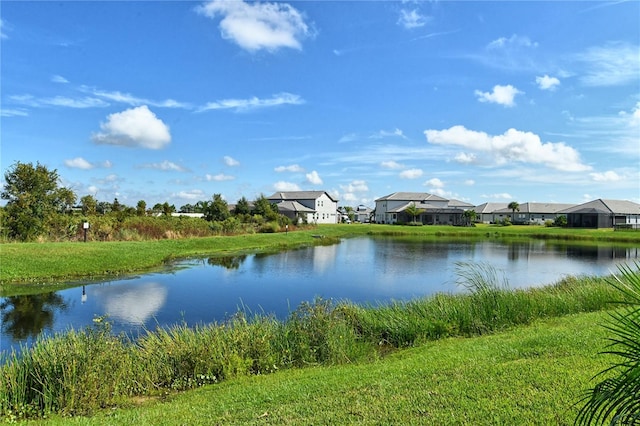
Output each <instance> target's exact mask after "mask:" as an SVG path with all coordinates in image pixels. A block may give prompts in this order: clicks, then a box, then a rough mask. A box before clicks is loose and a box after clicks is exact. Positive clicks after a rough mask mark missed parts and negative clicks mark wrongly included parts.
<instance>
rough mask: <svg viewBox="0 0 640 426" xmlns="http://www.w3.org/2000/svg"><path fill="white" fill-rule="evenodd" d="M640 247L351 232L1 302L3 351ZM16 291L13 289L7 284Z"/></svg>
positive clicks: (395, 296)
mask: <svg viewBox="0 0 640 426" xmlns="http://www.w3.org/2000/svg"><path fill="white" fill-rule="evenodd" d="M639 251H640V250H639V249H638V248H637V247H623V246H612V245H602V244H598V245H594V244H592V245H576V244H564V243H552V242H548V241H526V242H510V243H497V242H419V241H411V242H406V241H398V240H395V239H391V238H357V239H347V240H344V241H342V242H341V243H340V244H336V245H331V246H318V247H310V248H304V249H300V250H292V251H286V252H282V253H276V254H254V255H240V256H225V257H215V258H208V259H191V260H187V261H182V262H179V263H177V264H176V265H173V267H171V268H168V269H167V270H166V271H163V272H161V273H153V274H148V275H144V276H136V277H129V278H127V279H122V280H117V281H105V282H101V283H94V284H85V285H79V286H78V287H73V288H68V289H65V290H60V291H56V292H43V293H40V294H31V295H20V296H18V295H15V296H13V295H5V297H2V298H1V299H0V308H1V314H0V316H1V320H2V328H1V332H2V335H1V336H0V337H1V349H2V351H3V352H4V353H6V352H8V351H10V350H11V348H16V349H17V348H19V346H20V345H21V344H26V345H29V344H31V343H32V342H33V341H34V339H36V338H37V337H38V336H41V335H43V334H45V335H48V334H51V333H54V332H62V331H66V330H68V329H70V328H74V329H81V328H83V327H85V326H87V325H91V324H92V323H93V319H94V318H95V317H98V316H106V317H107V318H108V320H109V321H110V322H111V323H112V325H113V330H114V332H125V333H127V334H129V335H131V336H132V337H135V335H137V334H138V333H141V332H145V330H148V329H151V330H153V329H154V328H155V327H157V326H166V325H172V324H178V323H186V324H188V325H195V324H198V323H208V322H213V321H223V320H225V318H228V317H229V316H230V315H233V314H235V313H236V312H237V311H238V310H243V311H244V312H245V313H247V314H249V315H251V314H252V313H260V314H273V315H275V316H276V317H278V318H281V319H284V318H286V316H287V314H288V313H289V312H290V311H291V310H293V309H295V307H296V306H297V305H298V304H299V303H300V302H302V301H308V300H312V299H313V298H314V297H316V296H320V297H324V298H330V299H334V300H350V301H352V302H354V303H371V304H377V303H385V302H388V301H390V300H408V299H411V298H415V297H422V296H428V295H430V294H434V293H436V292H457V291H461V288H460V287H459V286H457V285H456V277H455V265H456V263H459V262H483V263H487V264H490V265H491V266H493V267H494V268H495V269H496V270H497V271H499V272H500V273H502V274H504V276H505V278H506V279H507V281H508V282H509V284H510V285H511V286H512V287H528V286H536V285H544V284H550V283H553V282H556V281H558V280H559V279H561V278H562V277H564V276H567V275H608V274H610V273H613V272H615V271H616V270H617V266H616V265H617V264H619V263H629V262H632V261H634V260H637V259H639V255H640V253H639ZM5 291H6V290H5Z"/></svg>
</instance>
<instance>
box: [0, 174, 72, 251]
mask: <svg viewBox="0 0 640 426" xmlns="http://www.w3.org/2000/svg"><path fill="white" fill-rule="evenodd" d="M59 180H60V178H59V176H58V172H57V170H55V169H54V170H49V169H48V168H47V167H46V166H43V165H42V164H40V163H37V164H36V165H35V166H34V165H33V164H32V163H21V162H17V163H15V164H13V165H12V166H11V167H10V168H9V169H8V170H7V171H6V173H5V175H4V181H5V184H4V188H3V191H2V194H1V197H2V199H4V200H7V205H6V213H7V219H6V224H5V226H6V227H7V229H8V234H9V237H10V238H16V239H19V240H22V241H31V240H34V239H36V238H37V237H38V236H41V235H43V234H45V233H46V232H47V229H46V223H47V221H49V220H51V219H52V216H54V215H56V214H59V213H61V212H63V211H64V210H65V208H68V206H71V205H73V203H74V202H75V199H76V196H75V194H74V193H73V191H71V190H70V189H68V188H64V187H60V186H59Z"/></svg>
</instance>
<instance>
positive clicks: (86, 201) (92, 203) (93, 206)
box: [80, 195, 98, 216]
mask: <svg viewBox="0 0 640 426" xmlns="http://www.w3.org/2000/svg"><path fill="white" fill-rule="evenodd" d="M80 206H81V207H82V214H83V215H85V216H91V215H94V214H96V212H97V208H98V202H97V201H96V199H95V198H94V197H93V195H85V196H84V197H82V198H80Z"/></svg>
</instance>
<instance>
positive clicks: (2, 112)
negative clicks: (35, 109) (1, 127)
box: [0, 108, 29, 117]
mask: <svg viewBox="0 0 640 426" xmlns="http://www.w3.org/2000/svg"><path fill="white" fill-rule="evenodd" d="M28 115H29V113H28V112H27V111H25V110H23V109H6V108H2V109H0V117H27V116H28Z"/></svg>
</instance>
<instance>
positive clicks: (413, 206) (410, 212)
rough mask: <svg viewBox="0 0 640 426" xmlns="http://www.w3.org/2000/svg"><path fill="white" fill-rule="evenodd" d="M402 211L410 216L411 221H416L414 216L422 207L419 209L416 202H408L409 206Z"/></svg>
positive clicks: (420, 211)
mask: <svg viewBox="0 0 640 426" xmlns="http://www.w3.org/2000/svg"><path fill="white" fill-rule="evenodd" d="M404 211H405V213H407V214H408V215H409V216H411V217H412V222H413V223H415V222H416V216H418V215H420V213H422V209H419V208H418V206H416V203H411V204H409V206H408V207H407V208H406V209H404Z"/></svg>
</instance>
